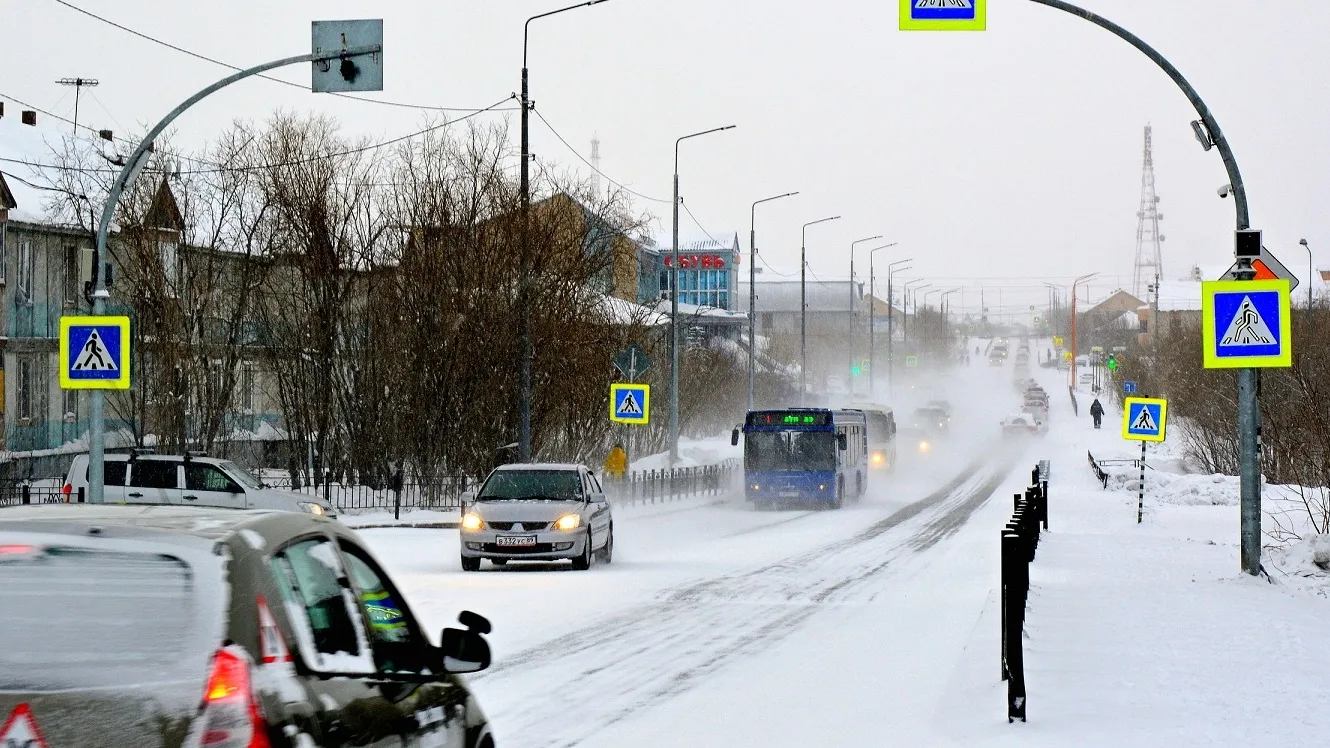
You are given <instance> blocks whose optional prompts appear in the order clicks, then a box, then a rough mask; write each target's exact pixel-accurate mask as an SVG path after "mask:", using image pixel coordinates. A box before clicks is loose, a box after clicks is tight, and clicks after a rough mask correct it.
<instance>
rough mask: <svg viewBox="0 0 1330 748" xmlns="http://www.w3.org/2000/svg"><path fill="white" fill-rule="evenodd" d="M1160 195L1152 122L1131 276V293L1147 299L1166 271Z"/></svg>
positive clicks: (1142, 175)
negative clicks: (1157, 183) (1160, 225)
mask: <svg viewBox="0 0 1330 748" xmlns="http://www.w3.org/2000/svg"><path fill="white" fill-rule="evenodd" d="M1162 220H1164V216H1163V215H1162V214H1161V213H1160V212H1159V195H1157V194H1155V159H1154V148H1153V143H1152V137H1151V127H1150V125H1146V126H1145V164H1144V166H1143V167H1142V168H1141V208H1140V210H1138V211H1137V212H1136V270H1135V273H1134V274H1133V275H1132V284H1131V292H1132V295H1134V296H1135V297H1136V298H1138V299H1144V298H1145V295H1144V294H1146V293H1147V292H1148V291H1149V290H1150V288H1151V287H1152V286H1155V285H1157V284H1158V282H1159V276H1160V275H1161V274H1162V273H1163V266H1164V259H1163V252H1162V250H1161V249H1160V244H1162V243H1163V241H1164V236H1163V234H1160V233H1159V222H1160V221H1162Z"/></svg>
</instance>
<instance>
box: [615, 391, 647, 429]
mask: <svg viewBox="0 0 1330 748" xmlns="http://www.w3.org/2000/svg"><path fill="white" fill-rule="evenodd" d="M610 420H611V421H614V422H615V423H633V424H639V425H640V424H646V423H649V422H650V420H651V385H649V384H629V383H624V382H619V383H616V384H611V385H610Z"/></svg>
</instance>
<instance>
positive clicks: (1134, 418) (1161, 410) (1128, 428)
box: [1122, 397, 1168, 442]
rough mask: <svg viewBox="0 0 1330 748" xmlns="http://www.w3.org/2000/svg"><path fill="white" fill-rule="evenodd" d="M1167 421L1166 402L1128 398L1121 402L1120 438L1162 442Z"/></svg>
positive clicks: (1148, 398)
mask: <svg viewBox="0 0 1330 748" xmlns="http://www.w3.org/2000/svg"><path fill="white" fill-rule="evenodd" d="M1167 419H1168V401H1167V400H1159V399H1156V398H1152V397H1129V398H1126V399H1125V400H1124V401H1123V402H1122V438H1123V439H1131V440H1133V441H1142V442H1162V441H1163V440H1164V424H1165V423H1166V421H1167Z"/></svg>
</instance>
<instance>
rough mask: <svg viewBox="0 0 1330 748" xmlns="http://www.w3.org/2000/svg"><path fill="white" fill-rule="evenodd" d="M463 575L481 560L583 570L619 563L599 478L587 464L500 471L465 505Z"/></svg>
mask: <svg viewBox="0 0 1330 748" xmlns="http://www.w3.org/2000/svg"><path fill="white" fill-rule="evenodd" d="M464 503H465V504H466V508H465V509H464V510H463V512H462V524H461V529H460V532H461V536H462V543H461V546H462V554H461V555H462V569H463V570H464V571H479V570H480V562H481V559H485V558H488V559H489V560H490V561H491V562H492V563H494V564H495V565H496V566H503V565H504V564H507V563H508V562H509V561H559V560H563V559H568V560H570V561H572V562H573V568H574V569H578V570H583V571H585V570H586V569H589V568H591V564H592V562H593V560H594V559H595V558H596V557H597V556H599V557H600V560H601V561H603V562H605V563H607V564H608V563H610V562H611V561H613V560H614V516H613V514H612V512H611V511H610V503H609V500H608V499H606V497H605V491H604V489H603V488H601V485H600V481H599V479H597V478H596V476H595V474H594V473H592V472H591V469H590V468H588V467H586V466H584V465H576V464H556V463H518V464H512V465H502V466H500V467H497V468H495V469H494V470H493V472H491V473H490V475H489V477H488V478H486V479H485V483H484V485H482V486H481V487H480V490H479V491H477V492H476V494H475V495H474V496H471V495H468V496H466V497H465V499H464Z"/></svg>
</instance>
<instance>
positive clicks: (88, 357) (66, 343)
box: [60, 317, 130, 390]
mask: <svg viewBox="0 0 1330 748" xmlns="http://www.w3.org/2000/svg"><path fill="white" fill-rule="evenodd" d="M129 348H130V345H129V317H61V318H60V386H61V388H63V389H66V390H127V389H129Z"/></svg>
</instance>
